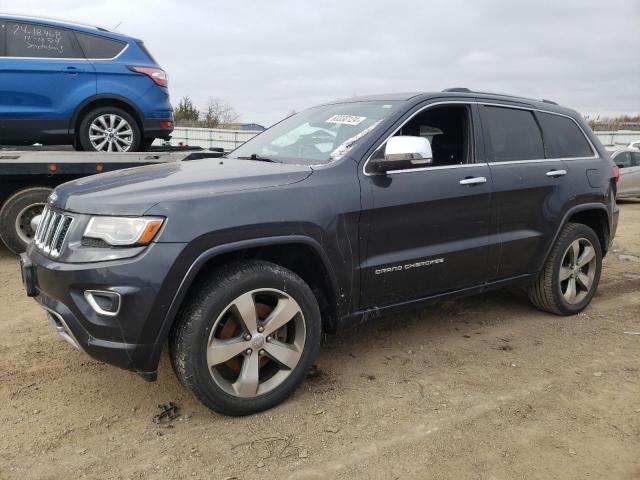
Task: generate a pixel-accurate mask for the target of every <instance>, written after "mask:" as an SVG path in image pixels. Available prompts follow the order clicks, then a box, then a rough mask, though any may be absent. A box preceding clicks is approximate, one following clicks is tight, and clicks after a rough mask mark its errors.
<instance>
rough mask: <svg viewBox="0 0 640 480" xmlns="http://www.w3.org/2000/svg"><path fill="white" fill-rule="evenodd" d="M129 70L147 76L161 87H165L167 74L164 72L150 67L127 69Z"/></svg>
mask: <svg viewBox="0 0 640 480" xmlns="http://www.w3.org/2000/svg"><path fill="white" fill-rule="evenodd" d="M129 70H131V71H133V72H138V73H144V74H145V75H148V76H149V77H150V78H151V80H153V81H154V82H156V83H157V84H158V85H160V86H161V87H166V86H167V74H166V73H165V72H164V70H160V69H159V68H151V67H129Z"/></svg>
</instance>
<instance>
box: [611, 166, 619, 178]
mask: <svg viewBox="0 0 640 480" xmlns="http://www.w3.org/2000/svg"><path fill="white" fill-rule="evenodd" d="M612 173H613V178H614V180H615V181H616V182H619V181H620V168H618V166H617V165H614V166H613V172H612Z"/></svg>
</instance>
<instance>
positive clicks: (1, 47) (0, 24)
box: [0, 21, 5, 57]
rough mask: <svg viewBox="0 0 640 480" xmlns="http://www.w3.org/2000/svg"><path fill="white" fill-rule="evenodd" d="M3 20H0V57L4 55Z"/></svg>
mask: <svg viewBox="0 0 640 480" xmlns="http://www.w3.org/2000/svg"><path fill="white" fill-rule="evenodd" d="M4 30H5V25H4V22H2V21H0V57H1V56H4Z"/></svg>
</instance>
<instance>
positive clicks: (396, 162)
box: [369, 136, 433, 173]
mask: <svg viewBox="0 0 640 480" xmlns="http://www.w3.org/2000/svg"><path fill="white" fill-rule="evenodd" d="M432 163H433V153H432V152H431V144H430V143H429V140H427V139H426V138H423V137H410V136H398V137H391V138H390V139H389V140H387V144H386V146H385V149H384V158H372V159H371V161H370V162H369V165H370V166H371V168H372V169H373V170H374V171H375V172H378V173H384V172H388V171H390V170H405V169H409V168H420V167H426V166H428V165H431V164H432Z"/></svg>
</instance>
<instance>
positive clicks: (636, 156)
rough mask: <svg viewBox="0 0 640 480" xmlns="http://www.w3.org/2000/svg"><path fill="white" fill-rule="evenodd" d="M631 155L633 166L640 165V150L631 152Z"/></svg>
mask: <svg viewBox="0 0 640 480" xmlns="http://www.w3.org/2000/svg"><path fill="white" fill-rule="evenodd" d="M629 154H630V155H631V166H632V167H640V152H629Z"/></svg>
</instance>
